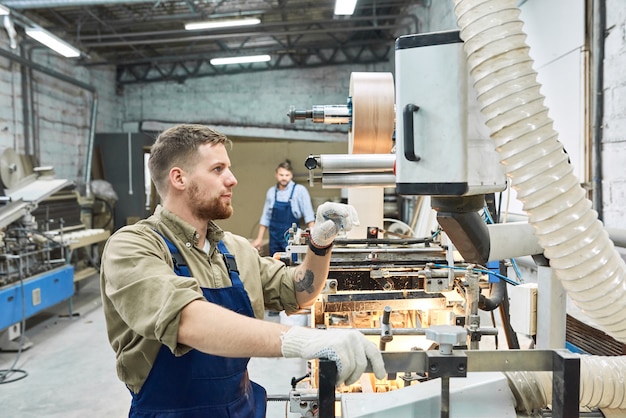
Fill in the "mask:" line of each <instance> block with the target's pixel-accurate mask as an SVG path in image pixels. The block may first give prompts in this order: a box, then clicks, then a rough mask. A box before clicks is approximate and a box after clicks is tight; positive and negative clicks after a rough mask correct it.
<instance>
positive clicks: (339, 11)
mask: <svg viewBox="0 0 626 418" xmlns="http://www.w3.org/2000/svg"><path fill="white" fill-rule="evenodd" d="M356 2H357V0H335V14H336V15H352V14H353V13H354V9H355V8H356Z"/></svg>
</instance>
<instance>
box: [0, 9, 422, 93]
mask: <svg viewBox="0 0 626 418" xmlns="http://www.w3.org/2000/svg"><path fill="white" fill-rule="evenodd" d="M0 3H2V4H4V5H5V6H7V7H9V8H10V9H11V10H12V12H13V13H12V14H13V15H14V19H15V20H16V23H18V25H17V26H22V27H26V26H28V25H30V24H35V25H39V26H41V27H43V28H44V29H46V30H48V31H49V32H52V33H53V34H55V35H57V36H58V37H60V38H62V39H63V40H65V41H67V42H69V43H70V44H72V45H74V46H76V47H78V48H79V49H80V50H81V52H82V54H83V55H82V56H81V57H80V58H77V60H78V63H79V64H82V65H86V66H96V65H114V66H115V67H116V68H117V82H118V83H119V84H129V83H137V82H151V81H164V80H176V81H179V82H184V81H185V80H186V79H188V78H191V77H204V76H211V75H219V74H233V73H241V72H255V71H267V70H273V69H286V68H307V67H320V66H333V65H341V64H368V63H376V62H386V61H389V60H390V59H391V58H392V56H393V51H394V41H395V39H396V38H397V37H398V36H400V35H405V34H409V33H415V32H417V29H418V28H417V18H416V17H415V16H413V15H411V14H410V13H409V12H408V9H409V8H410V6H411V5H415V4H419V3H420V1H415V0H413V1H411V0H358V2H357V6H356V10H355V12H354V14H353V15H351V16H335V15H334V3H335V0H151V1H145V0H126V1H125V0H118V1H112V0H109V1H106V0H0ZM239 17H241V18H243V17H257V18H259V19H260V20H261V23H260V24H258V25H254V26H241V27H234V28H223V29H212V30H196V31H188V30H185V28H184V24H185V23H188V22H199V21H206V20H217V19H233V18H239ZM20 22H21V23H20ZM18 29H19V28H18ZM258 54H268V55H270V57H271V60H270V61H268V62H259V63H248V64H234V65H221V66H218V65H213V64H211V63H210V60H211V59H213V58H218V57H233V56H248V55H258Z"/></svg>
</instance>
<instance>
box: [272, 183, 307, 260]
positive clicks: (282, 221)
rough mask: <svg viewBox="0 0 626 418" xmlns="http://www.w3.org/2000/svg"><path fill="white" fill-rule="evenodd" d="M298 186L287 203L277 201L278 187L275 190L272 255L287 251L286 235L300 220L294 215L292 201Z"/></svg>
mask: <svg viewBox="0 0 626 418" xmlns="http://www.w3.org/2000/svg"><path fill="white" fill-rule="evenodd" d="M296 186H297V185H296V184H294V185H293V188H292V189H291V195H289V200H288V201H286V202H279V201H278V199H276V196H277V194H278V187H276V189H274V207H273V208H272V217H271V219H270V228H269V229H270V255H274V253H278V252H282V251H285V247H287V239H286V238H285V233H286V232H287V230H288V229H289V228H291V225H292V224H294V223H295V224H297V223H298V222H299V221H300V220H299V219H298V218H296V217H295V216H294V215H293V211H292V210H291V200H292V198H293V192H294V191H295V190H296Z"/></svg>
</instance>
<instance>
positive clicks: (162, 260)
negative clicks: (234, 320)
mask: <svg viewBox="0 0 626 418" xmlns="http://www.w3.org/2000/svg"><path fill="white" fill-rule="evenodd" d="M155 230H156V231H159V232H160V233H161V234H162V235H163V236H165V237H167V238H168V239H169V240H170V241H172V243H174V245H175V246H176V247H177V248H178V250H179V252H180V253H181V255H182V256H183V257H184V259H185V261H186V263H187V265H188V266H189V270H190V272H191V275H192V277H183V276H178V275H176V273H174V270H173V262H172V256H171V254H170V251H169V249H168V248H167V245H166V244H165V241H164V240H163V238H162V237H161V236H159V234H157V233H156V232H155ZM198 236H199V235H198V233H197V231H196V230H195V229H194V228H193V227H192V226H191V225H189V224H188V223H186V222H184V221H183V220H181V219H180V218H179V217H177V216H176V215H174V214H173V213H172V212H170V211H168V210H167V209H165V208H163V207H161V206H159V207H157V209H156V210H155V212H154V214H153V215H152V216H150V217H149V218H148V219H145V220H142V221H140V222H138V223H136V224H134V225H129V226H125V227H123V228H120V229H119V230H118V231H117V232H115V233H114V234H113V235H112V236H111V237H110V238H109V240H108V241H107V243H106V245H105V248H104V252H103V254H102V263H101V268H100V284H101V291H102V303H103V308H104V315H105V318H106V324H107V333H108V337H109V341H110V342H111V346H112V347H113V350H114V351H115V354H116V359H117V374H118V376H119V378H120V379H121V380H122V381H123V382H124V383H126V385H127V386H128V387H129V389H131V390H132V391H133V392H135V393H137V392H139V390H140V389H141V386H142V385H143V383H144V382H145V380H146V378H147V377H148V373H149V372H150V369H151V368H152V365H153V363H154V361H155V359H156V356H157V354H158V352H159V349H160V348H161V346H162V345H166V346H167V347H168V348H169V349H170V350H171V351H172V353H174V354H175V355H177V356H181V355H183V354H185V353H187V352H188V351H190V350H191V348H190V347H188V346H185V345H181V344H178V343H177V335H178V324H179V321H180V311H181V310H182V309H183V308H184V307H185V306H186V305H187V304H188V303H190V302H192V301H194V300H198V299H204V296H203V295H202V290H201V287H206V288H222V287H228V286H231V281H230V278H229V276H228V272H227V270H226V266H225V264H224V260H223V257H222V255H221V254H220V253H219V251H218V250H217V248H216V246H217V242H218V241H219V240H220V239H221V240H222V241H224V244H225V245H226V248H228V251H229V252H230V253H231V254H232V255H233V256H234V257H235V261H236V262H237V267H238V270H239V275H240V277H241V281H242V282H243V284H244V287H245V289H246V291H247V293H248V297H249V298H250V302H251V303H252V308H253V309H254V314H255V316H256V317H257V318H263V315H264V311H265V309H269V310H274V311H280V310H285V311H286V312H287V313H293V312H296V311H298V310H299V308H300V307H299V306H298V303H297V301H296V296H295V289H294V270H295V269H294V268H291V267H285V265H284V264H283V263H282V262H280V261H278V260H274V259H273V258H271V257H260V256H259V254H258V252H257V251H256V249H254V248H253V247H252V245H250V243H249V241H248V240H247V239H246V238H244V237H240V236H237V235H234V234H231V233H229V232H224V231H222V230H221V229H220V228H219V227H218V226H217V225H216V224H214V223H213V222H211V223H209V225H208V227H207V239H208V240H209V242H210V244H211V249H210V252H209V255H208V256H207V254H206V253H205V252H204V251H203V250H202V249H200V248H198V247H197V244H198ZM209 320H210V319H209Z"/></svg>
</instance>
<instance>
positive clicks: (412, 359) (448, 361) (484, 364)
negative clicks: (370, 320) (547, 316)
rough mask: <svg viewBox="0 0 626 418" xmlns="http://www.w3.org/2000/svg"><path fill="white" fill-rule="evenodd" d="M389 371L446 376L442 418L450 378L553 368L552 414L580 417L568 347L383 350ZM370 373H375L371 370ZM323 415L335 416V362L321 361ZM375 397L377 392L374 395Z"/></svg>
mask: <svg viewBox="0 0 626 418" xmlns="http://www.w3.org/2000/svg"><path fill="white" fill-rule="evenodd" d="M382 355H383V360H384V362H385V368H386V370H387V372H388V373H397V372H407V371H410V372H417V373H425V374H427V375H428V376H429V377H441V378H442V396H441V399H442V408H441V417H442V418H447V417H448V416H449V403H448V404H446V402H449V399H450V398H449V389H450V388H449V379H450V377H463V376H466V373H467V372H498V371H500V372H512V371H552V373H553V377H552V417H554V418H573V417H578V416H579V393H580V358H579V357H578V356H576V355H575V354H573V353H571V352H569V351H567V350H564V349H563V350H458V351H453V353H452V354H451V355H442V354H440V353H439V352H438V351H433V350H429V351H411V352H402V353H394V352H385V353H382ZM366 372H371V369H369V368H368V369H367V370H366ZM318 377H319V404H320V410H319V418H335V382H336V380H337V370H336V366H335V362H333V361H330V360H327V359H320V361H319V376H318ZM373 396H375V395H373Z"/></svg>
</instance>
